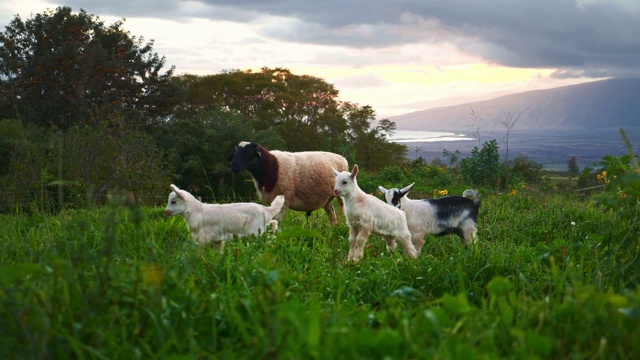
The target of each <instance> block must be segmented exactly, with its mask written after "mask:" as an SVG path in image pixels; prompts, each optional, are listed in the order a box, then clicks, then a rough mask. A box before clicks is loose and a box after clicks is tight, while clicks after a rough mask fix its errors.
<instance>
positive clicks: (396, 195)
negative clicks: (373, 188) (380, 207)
mask: <svg viewBox="0 0 640 360" xmlns="http://www.w3.org/2000/svg"><path fill="white" fill-rule="evenodd" d="M413 185H415V183H413V184H411V185H409V186H407V187H404V188H402V189H396V188H392V189H389V190H387V189H385V188H384V187H382V186H378V190H380V192H382V195H383V196H384V201H385V202H386V203H387V204H389V205H391V206H395V207H397V208H398V209H400V200H401V199H402V198H403V197H404V196H405V195H407V193H408V192H409V191H410V190H411V188H412V187H413Z"/></svg>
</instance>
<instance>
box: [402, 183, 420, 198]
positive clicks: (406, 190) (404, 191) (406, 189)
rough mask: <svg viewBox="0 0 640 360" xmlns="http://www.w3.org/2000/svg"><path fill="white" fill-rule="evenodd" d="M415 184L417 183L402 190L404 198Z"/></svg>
mask: <svg viewBox="0 0 640 360" xmlns="http://www.w3.org/2000/svg"><path fill="white" fill-rule="evenodd" d="M415 184H416V183H413V184H411V185H407V186H405V187H404V188H402V190H400V193H401V194H402V196H404V195H406V194H407V193H408V192H409V191H410V190H411V188H413V185H415Z"/></svg>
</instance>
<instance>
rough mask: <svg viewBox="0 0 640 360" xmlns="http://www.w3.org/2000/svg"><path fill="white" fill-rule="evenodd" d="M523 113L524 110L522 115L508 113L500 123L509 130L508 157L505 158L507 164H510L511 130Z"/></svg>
mask: <svg viewBox="0 0 640 360" xmlns="http://www.w3.org/2000/svg"><path fill="white" fill-rule="evenodd" d="M523 112H524V110H522V111H520V113H518V115H517V116H516V115H515V113H513V112H511V111H508V112H506V113H505V114H504V116H503V118H502V121H500V123H501V124H502V125H504V127H505V128H506V129H507V144H506V145H507V156H506V158H505V162H506V163H508V162H509V134H511V129H513V126H514V125H515V124H516V122H518V120H519V119H520V116H522V113H523Z"/></svg>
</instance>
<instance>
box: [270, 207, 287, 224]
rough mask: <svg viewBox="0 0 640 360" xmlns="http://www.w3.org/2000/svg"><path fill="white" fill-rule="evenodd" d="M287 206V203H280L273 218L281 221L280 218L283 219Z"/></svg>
mask: <svg viewBox="0 0 640 360" xmlns="http://www.w3.org/2000/svg"><path fill="white" fill-rule="evenodd" d="M288 208H289V205H287V204H286V203H285V204H284V205H282V208H281V209H280V212H278V213H277V214H276V216H274V217H273V218H274V219H276V220H277V221H278V222H282V220H284V216H285V215H286V214H287V209H288Z"/></svg>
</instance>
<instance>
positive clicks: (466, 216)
mask: <svg viewBox="0 0 640 360" xmlns="http://www.w3.org/2000/svg"><path fill="white" fill-rule="evenodd" d="M414 184H415V183H413V184H411V185H409V186H407V187H405V188H403V189H401V190H398V189H396V188H393V189H389V190H387V189H385V188H384V187H382V186H378V189H379V190H380V191H382V193H383V194H384V198H385V201H386V202H387V204H389V205H392V206H395V207H397V208H398V209H400V210H402V211H404V212H405V214H407V225H408V226H409V230H410V231H411V235H412V238H413V244H414V245H415V247H416V250H418V253H420V250H421V249H422V245H424V236H425V234H429V235H435V236H443V235H448V234H456V235H458V237H460V239H462V240H463V241H464V242H465V243H466V244H467V245H471V244H472V243H473V242H474V241H475V237H476V232H477V228H478V225H477V222H476V220H477V218H478V210H479V209H480V195H479V194H478V192H477V191H476V190H471V189H467V190H465V191H464V193H463V195H462V196H446V197H442V198H439V199H428V200H426V199H425V200H412V199H409V198H408V197H407V196H406V195H407V193H408V192H409V191H410V190H411V188H412V187H413V185H414Z"/></svg>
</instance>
